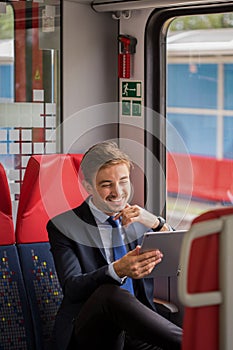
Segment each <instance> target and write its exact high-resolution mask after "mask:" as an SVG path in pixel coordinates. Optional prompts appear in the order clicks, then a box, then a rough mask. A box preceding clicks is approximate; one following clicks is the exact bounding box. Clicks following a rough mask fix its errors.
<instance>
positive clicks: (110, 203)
mask: <svg viewBox="0 0 233 350" xmlns="http://www.w3.org/2000/svg"><path fill="white" fill-rule="evenodd" d="M88 192H89V193H90V194H91V195H92V196H93V203H94V205H95V206H96V207H97V208H98V209H99V210H101V211H103V212H104V213H106V214H107V215H113V214H115V213H118V212H119V211H121V210H122V209H124V207H125V205H126V204H127V202H128V200H129V197H130V179H129V169H128V167H127V165H126V164H125V163H121V164H116V165H111V166H109V167H106V168H103V169H100V170H99V171H98V172H97V174H96V177H95V178H94V179H93V182H92V185H91V186H90V189H88Z"/></svg>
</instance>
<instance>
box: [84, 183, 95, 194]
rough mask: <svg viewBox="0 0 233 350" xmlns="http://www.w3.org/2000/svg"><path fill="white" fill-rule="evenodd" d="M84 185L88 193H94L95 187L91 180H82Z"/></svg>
mask: <svg viewBox="0 0 233 350" xmlns="http://www.w3.org/2000/svg"><path fill="white" fill-rule="evenodd" d="M82 185H83V187H84V188H85V190H86V191H87V193H88V194H92V193H93V188H92V185H91V184H90V182H87V181H86V180H83V181H82Z"/></svg>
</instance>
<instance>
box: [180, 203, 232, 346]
mask: <svg viewBox="0 0 233 350" xmlns="http://www.w3.org/2000/svg"><path fill="white" fill-rule="evenodd" d="M232 224H233V207H226V208H220V209H215V210H211V211H208V212H206V213H204V214H202V215H200V216H199V217H197V218H196V219H195V220H194V221H193V223H192V226H191V229H190V231H189V232H188V233H187V235H186V237H185V239H184V242H183V246H182V252H181V274H180V278H179V296H180V299H181V301H182V302H183V304H184V305H186V307H185V315H184V322H183V329H184V336H183V344H182V350H229V349H231V348H232V331H231V330H230V328H231V327H232V316H231V314H232V312H230V313H229V310H231V308H232V298H233V296H232V291H233V287H232V286H231V285H232V277H230V276H231V271H230V270H232V266H233V265H232V263H233V258H231V256H232V247H233V235H232ZM227 250H228V251H227ZM229 267H230V270H229ZM229 317H230V318H229ZM229 339H230V340H229ZM229 341H230V343H228V342H229Z"/></svg>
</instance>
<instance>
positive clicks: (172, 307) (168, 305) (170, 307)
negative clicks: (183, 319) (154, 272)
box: [153, 298, 179, 314]
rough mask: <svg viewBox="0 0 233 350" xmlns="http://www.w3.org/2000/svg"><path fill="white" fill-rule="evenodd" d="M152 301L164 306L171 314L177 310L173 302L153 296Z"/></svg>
mask: <svg viewBox="0 0 233 350" xmlns="http://www.w3.org/2000/svg"><path fill="white" fill-rule="evenodd" d="M153 301H154V303H155V304H159V305H162V306H164V307H165V308H166V309H167V310H168V311H169V312H171V313H172V314H174V313H176V312H178V311H179V309H178V307H177V306H176V305H175V304H173V303H171V302H169V301H167V300H163V299H158V298H154V299H153Z"/></svg>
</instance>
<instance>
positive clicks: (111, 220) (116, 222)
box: [107, 216, 120, 227]
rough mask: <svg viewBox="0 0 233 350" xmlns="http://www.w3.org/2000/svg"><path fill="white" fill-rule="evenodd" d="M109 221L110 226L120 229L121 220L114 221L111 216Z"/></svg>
mask: <svg viewBox="0 0 233 350" xmlns="http://www.w3.org/2000/svg"><path fill="white" fill-rule="evenodd" d="M107 221H108V222H109V224H110V225H111V226H112V227H119V226H120V222H119V220H114V219H113V216H109V218H108V219H107Z"/></svg>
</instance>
